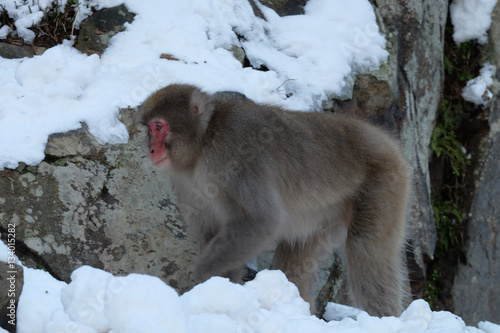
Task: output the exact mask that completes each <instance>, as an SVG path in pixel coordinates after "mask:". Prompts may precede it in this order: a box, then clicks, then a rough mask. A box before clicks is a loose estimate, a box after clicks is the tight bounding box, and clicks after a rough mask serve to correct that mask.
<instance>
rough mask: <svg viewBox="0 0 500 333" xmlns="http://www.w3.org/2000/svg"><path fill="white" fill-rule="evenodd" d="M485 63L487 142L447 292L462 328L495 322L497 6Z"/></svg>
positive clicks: (498, 312)
mask: <svg viewBox="0 0 500 333" xmlns="http://www.w3.org/2000/svg"><path fill="white" fill-rule="evenodd" d="M494 17H496V19H495V18H494V19H493V23H492V26H491V29H490V31H489V36H490V40H489V44H488V45H487V46H486V49H485V52H486V54H485V59H486V60H487V61H490V62H491V63H493V64H494V65H495V66H496V67H497V73H496V78H495V84H494V87H493V93H494V97H493V103H492V105H491V108H490V110H489V115H488V123H489V127H490V131H489V136H486V137H484V138H483V141H482V143H481V148H480V149H481V150H482V161H481V162H482V163H481V166H480V167H479V168H477V171H476V173H477V174H478V177H477V180H476V184H475V188H476V190H475V194H474V197H473V201H472V206H471V210H470V213H469V222H468V238H467V241H466V249H465V251H466V256H465V257H466V258H465V262H464V263H461V264H459V266H458V273H457V276H456V280H455V284H454V289H453V302H454V307H455V312H456V314H458V315H459V316H461V317H462V318H463V319H464V320H465V322H466V323H468V324H470V325H476V324H477V322H478V321H480V320H488V321H492V322H496V323H498V322H499V318H500V237H499V233H500V21H499V20H498V18H499V17H500V3H497V5H496V7H495V12H494Z"/></svg>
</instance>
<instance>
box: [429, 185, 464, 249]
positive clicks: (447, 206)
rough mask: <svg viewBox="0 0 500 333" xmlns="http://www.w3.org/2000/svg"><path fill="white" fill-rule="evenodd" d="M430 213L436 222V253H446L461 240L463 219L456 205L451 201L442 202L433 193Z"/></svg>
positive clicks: (440, 198) (439, 197)
mask: <svg viewBox="0 0 500 333" xmlns="http://www.w3.org/2000/svg"><path fill="white" fill-rule="evenodd" d="M431 204H432V211H433V213H434V220H435V221H436V229H437V243H436V251H437V252H438V253H444V252H448V251H449V250H450V249H451V248H455V247H457V245H459V243H460V242H459V240H460V239H461V238H462V236H461V230H462V229H463V222H464V221H463V217H462V213H461V211H460V208H459V207H458V205H457V203H456V202H454V201H452V200H443V198H442V197H441V196H439V195H437V194H435V193H432V195H431Z"/></svg>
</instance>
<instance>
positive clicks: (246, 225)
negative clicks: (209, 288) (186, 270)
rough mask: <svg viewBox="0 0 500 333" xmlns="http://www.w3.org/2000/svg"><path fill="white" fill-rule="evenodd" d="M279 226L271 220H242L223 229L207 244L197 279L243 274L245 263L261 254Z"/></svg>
mask: <svg viewBox="0 0 500 333" xmlns="http://www.w3.org/2000/svg"><path fill="white" fill-rule="evenodd" d="M276 229H277V226H276V225H275V224H273V223H269V221H264V220H255V219H249V218H246V219H242V220H237V221H234V220H233V221H231V222H230V223H228V224H227V225H226V226H225V227H223V228H221V229H220V230H219V231H218V232H217V233H216V234H215V236H214V237H213V238H212V239H211V240H210V241H209V242H208V244H207V245H206V246H205V247H204V249H203V251H202V253H201V255H200V258H199V259H198V261H197V264H196V266H195V269H194V278H195V281H196V282H204V281H205V280H207V279H209V278H210V277H212V276H223V277H229V278H230V279H231V280H232V281H233V282H240V281H234V280H237V279H238V276H239V277H241V273H239V272H238V273H236V271H237V270H241V269H242V268H243V266H244V264H245V263H246V262H247V261H248V260H250V259H252V258H254V257H255V256H257V255H258V254H259V253H260V252H261V251H262V250H263V249H265V248H266V246H267V245H268V244H270V243H271V242H272V240H273V237H274V234H275V233H276Z"/></svg>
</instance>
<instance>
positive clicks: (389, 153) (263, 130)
mask: <svg viewBox="0 0 500 333" xmlns="http://www.w3.org/2000/svg"><path fill="white" fill-rule="evenodd" d="M215 110H216V111H214V114H213V116H212V119H211V121H210V123H209V125H208V128H207V135H206V138H205V141H204V146H205V149H204V151H205V152H207V154H205V155H204V156H205V157H204V158H206V159H208V160H212V162H213V165H214V167H215V168H216V169H217V170H223V169H224V168H226V167H227V166H226V165H217V164H219V163H220V161H224V162H223V163H225V164H227V163H231V161H239V162H236V163H243V165H236V166H235V167H236V169H235V170H237V171H236V172H229V173H228V175H229V177H230V180H229V182H231V183H234V184H243V183H244V185H241V186H239V187H240V188H241V189H244V190H247V191H248V189H252V190H253V193H252V194H250V195H253V196H255V197H261V198H266V200H270V201H272V203H266V205H267V204H269V205H273V206H274V207H275V210H276V211H277V216H279V217H278V218H280V219H289V220H290V219H292V220H293V219H296V220H297V224H296V225H297V227H298V228H304V223H303V221H302V220H303V219H308V220H312V221H311V222H312V223H313V224H315V223H314V222H315V221H314V220H317V223H321V222H320V221H323V220H324V219H325V215H331V214H332V212H337V211H338V210H337V209H336V207H337V206H338V207H343V206H345V202H346V200H348V198H351V197H354V196H356V195H358V191H359V190H360V189H362V188H363V187H364V186H365V187H366V186H369V184H368V185H367V182H368V181H370V180H371V179H373V177H374V175H379V176H380V177H387V178H388V179H391V178H393V177H392V174H394V175H396V174H397V173H399V174H403V175H404V176H406V175H407V166H406V162H405V160H404V158H403V157H402V154H401V152H400V150H399V147H398V144H397V143H396V142H395V141H394V140H393V139H392V138H391V137H390V136H389V135H387V134H386V133H384V132H383V131H382V130H380V129H379V128H377V127H375V126H373V125H370V124H368V123H367V122H365V121H362V120H359V119H356V118H353V117H349V116H345V115H338V114H327V113H319V112H297V111H285V110H282V109H280V108H277V107H271V106H261V105H257V104H254V103H253V102H250V101H247V100H242V101H238V102H234V101H232V102H231V103H228V104H226V105H224V104H221V105H217V106H216V108H215ZM209 164H212V163H209ZM388 186H392V185H391V184H388ZM394 186H395V185H394ZM276 188H277V189H279V193H274V194H273V195H271V196H270V195H269V194H267V193H262V192H263V191H265V190H263V189H270V190H271V189H276ZM236 191H238V189H236ZM247 195H249V193H241V197H245V196H247ZM262 204H263V203H262V202H257V203H256V205H257V206H258V205H262ZM255 208H256V209H258V207H255ZM282 211H286V212H287V214H286V216H283V215H282ZM338 214H339V215H342V214H343V212H338ZM299 233H302V234H303V232H302V231H300V232H299Z"/></svg>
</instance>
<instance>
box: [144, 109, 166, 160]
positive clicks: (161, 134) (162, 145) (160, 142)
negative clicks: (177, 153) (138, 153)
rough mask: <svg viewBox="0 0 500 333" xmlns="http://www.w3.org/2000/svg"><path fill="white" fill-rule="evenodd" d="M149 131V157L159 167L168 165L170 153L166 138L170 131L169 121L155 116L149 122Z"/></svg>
mask: <svg viewBox="0 0 500 333" xmlns="http://www.w3.org/2000/svg"><path fill="white" fill-rule="evenodd" d="M147 125H148V131H149V158H150V159H151V162H153V163H154V165H156V167H157V168H162V167H164V166H166V164H167V163H168V162H169V154H168V150H167V147H166V139H167V135H168V133H169V126H168V123H167V122H166V121H165V120H163V119H159V118H154V119H152V120H151V121H150V122H148V123H147Z"/></svg>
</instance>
